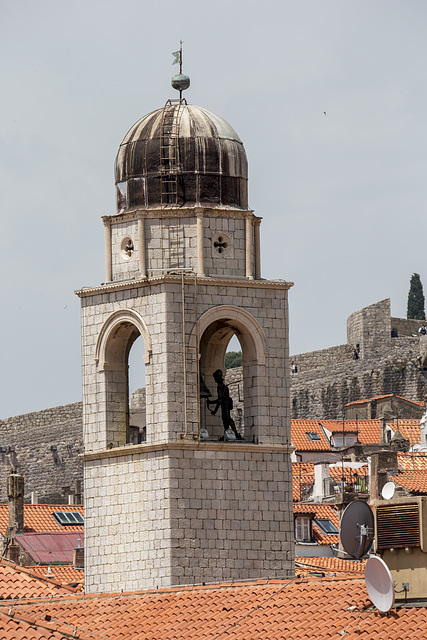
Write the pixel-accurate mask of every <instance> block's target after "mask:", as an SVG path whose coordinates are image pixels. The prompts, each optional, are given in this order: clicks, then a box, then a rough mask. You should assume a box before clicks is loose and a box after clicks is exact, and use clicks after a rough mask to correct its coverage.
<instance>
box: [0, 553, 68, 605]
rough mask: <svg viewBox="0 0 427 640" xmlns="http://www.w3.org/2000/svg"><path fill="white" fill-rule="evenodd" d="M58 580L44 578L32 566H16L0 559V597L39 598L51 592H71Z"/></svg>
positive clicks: (3, 598)
mask: <svg viewBox="0 0 427 640" xmlns="http://www.w3.org/2000/svg"><path fill="white" fill-rule="evenodd" d="M45 573H46V572H45ZM74 591H75V589H72V588H71V587H69V586H67V587H64V586H63V585H62V584H61V583H60V581H58V580H55V579H46V578H45V577H44V576H42V575H40V574H37V575H36V572H34V571H33V567H18V566H17V565H16V564H15V563H14V562H11V561H7V560H4V559H0V599H1V600H6V599H13V598H39V597H47V596H49V595H51V594H53V595H55V594H59V593H63V594H65V593H68V594H69V593H73V592H74Z"/></svg>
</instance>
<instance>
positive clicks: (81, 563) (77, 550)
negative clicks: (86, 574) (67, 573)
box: [73, 538, 85, 569]
mask: <svg viewBox="0 0 427 640" xmlns="http://www.w3.org/2000/svg"><path fill="white" fill-rule="evenodd" d="M81 542H82V541H81V540H80V538H78V539H77V547H74V549H73V565H74V569H84V568H85V548H84V547H82V546H81Z"/></svg>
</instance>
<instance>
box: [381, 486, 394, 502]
mask: <svg viewBox="0 0 427 640" xmlns="http://www.w3.org/2000/svg"><path fill="white" fill-rule="evenodd" d="M395 491H396V485H395V484H394V482H386V483H385V485H384V486H383V488H382V491H381V495H382V497H383V498H384V500H391V499H392V497H393V496H394V492H395Z"/></svg>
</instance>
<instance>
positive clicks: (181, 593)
mask: <svg viewBox="0 0 427 640" xmlns="http://www.w3.org/2000/svg"><path fill="white" fill-rule="evenodd" d="M9 611H10V615H11V616H14V618H13V620H14V621H15V625H16V627H17V628H18V632H20V633H18V632H17V633H16V635H15V636H5V637H6V638H8V637H11V638H12V637H14V638H17V639H19V640H23V639H24V638H28V639H30V640H32V639H33V638H52V640H56V639H57V638H59V637H61V635H59V636H58V635H55V634H58V633H61V632H62V633H63V634H64V635H67V637H72V636H73V634H74V637H77V638H80V639H81V640H95V638H102V637H103V638H109V639H110V640H135V638H144V640H159V639H160V638H161V640H196V639H197V640H215V639H217V640H223V639H224V640H225V639H227V640H252V639H253V640H255V639H258V638H268V639H269V640H283V638H286V639H287V640H302V639H308V638H316V640H330V639H332V638H333V639H335V638H336V639H339V638H341V637H344V638H345V637H347V638H349V639H350V640H351V639H352V638H353V639H356V638H357V639H358V640H372V638H375V639H376V640H377V639H382V638H386V639H387V640H398V639H401V638H409V637H411V638H423V637H426V636H427V608H424V607H422V608H407V609H394V610H393V611H392V612H391V615H384V614H380V613H379V612H378V611H377V610H376V609H375V607H374V606H373V605H372V603H371V601H370V600H369V598H368V595H367V592H366V588H365V584H364V580H363V578H361V577H360V578H359V577H349V576H345V577H342V578H341V577H339V576H335V577H334V578H322V579H319V578H315V577H309V578H303V579H299V578H298V579H295V580H272V581H265V580H259V581H253V582H247V583H240V584H238V583H235V584H223V585H216V586H211V585H209V586H206V587H189V588H176V589H159V590H157V591H146V592H142V593H133V594H122V595H120V594H112V595H99V596H84V597H82V596H78V597H76V596H71V597H69V598H67V599H59V598H52V600H51V601H44V602H43V601H42V602H31V603H26V604H25V605H24V606H22V604H21V603H20V602H17V603H13V606H12V607H10V605H7V606H6V605H4V606H2V604H1V603H0V612H2V613H1V614H0V615H1V616H2V619H1V620H0V624H2V627H3V628H5V627H6V625H7V624H9V622H10V616H8V613H9ZM46 616H48V617H50V620H49V619H47V618H46ZM18 617H19V618H20V620H21V621H20V622H18V623H17V622H16V619H17V618H18ZM29 621H31V623H32V624H31V626H30V625H28V626H27V628H26V629H24V624H25V623H26V622H27V623H28V622H29ZM19 627H22V632H21V629H20V628H19ZM28 630H31V633H32V634H33V635H28V636H27V635H25V633H26V632H27V631H28ZM36 632H39V634H40V635H39V636H37V635H35V634H36ZM48 632H50V633H51V635H50V636H49V635H47V633H48ZM62 637H63V636H62Z"/></svg>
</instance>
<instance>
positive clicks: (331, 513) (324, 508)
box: [294, 502, 340, 545]
mask: <svg viewBox="0 0 427 640" xmlns="http://www.w3.org/2000/svg"><path fill="white" fill-rule="evenodd" d="M304 513H314V514H315V516H314V517H315V518H326V519H328V520H330V521H331V522H332V524H334V525H335V526H336V528H337V529H339V527H340V518H339V515H338V512H337V511H335V509H334V506H333V505H331V504H327V503H325V502H321V503H319V502H296V503H295V502H294V515H297V514H301V515H304ZM313 537H314V539H315V541H316V542H317V543H318V544H327V545H330V544H338V542H339V536H338V534H336V535H334V534H331V533H325V532H324V531H323V530H322V529H321V528H320V527H319V526H318V525H316V523H315V522H314V521H313Z"/></svg>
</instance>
